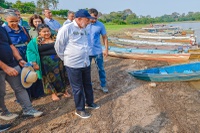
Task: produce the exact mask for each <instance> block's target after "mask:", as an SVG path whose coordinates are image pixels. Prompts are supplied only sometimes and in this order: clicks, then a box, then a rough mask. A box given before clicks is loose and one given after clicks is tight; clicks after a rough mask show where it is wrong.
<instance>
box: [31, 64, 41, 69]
mask: <svg viewBox="0 0 200 133" xmlns="http://www.w3.org/2000/svg"><path fill="white" fill-rule="evenodd" d="M32 64H33V69H35V70H39V69H40V67H39V65H38V64H37V63H35V62H33V63H32Z"/></svg>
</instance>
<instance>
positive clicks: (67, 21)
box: [63, 19, 72, 25]
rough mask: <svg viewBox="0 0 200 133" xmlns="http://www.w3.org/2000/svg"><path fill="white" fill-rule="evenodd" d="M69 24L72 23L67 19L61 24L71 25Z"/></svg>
mask: <svg viewBox="0 0 200 133" xmlns="http://www.w3.org/2000/svg"><path fill="white" fill-rule="evenodd" d="M71 22H72V21H71V20H69V19H67V20H66V21H65V22H64V23H63V25H66V24H69V23H71Z"/></svg>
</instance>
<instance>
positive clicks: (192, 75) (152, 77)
mask: <svg viewBox="0 0 200 133" xmlns="http://www.w3.org/2000/svg"><path fill="white" fill-rule="evenodd" d="M129 74H131V75H132V76H134V77H135V78H137V79H140V80H145V81H154V82H170V81H195V80H200V62H198V63H190V64H181V65H176V66H167V67H161V68H151V69H146V70H138V71H132V72H129Z"/></svg>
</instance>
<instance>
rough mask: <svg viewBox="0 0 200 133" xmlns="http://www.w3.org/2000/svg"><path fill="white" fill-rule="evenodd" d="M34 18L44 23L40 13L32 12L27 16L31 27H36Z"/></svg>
mask: <svg viewBox="0 0 200 133" xmlns="http://www.w3.org/2000/svg"><path fill="white" fill-rule="evenodd" d="M34 19H40V20H41V21H42V24H44V19H43V18H42V17H41V16H40V15H37V14H34V15H33V16H32V17H30V18H29V25H30V26H31V27H34V28H36V27H35V25H34V24H33V20H34Z"/></svg>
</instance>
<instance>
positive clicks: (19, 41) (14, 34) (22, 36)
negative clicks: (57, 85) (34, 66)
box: [4, 12, 44, 98]
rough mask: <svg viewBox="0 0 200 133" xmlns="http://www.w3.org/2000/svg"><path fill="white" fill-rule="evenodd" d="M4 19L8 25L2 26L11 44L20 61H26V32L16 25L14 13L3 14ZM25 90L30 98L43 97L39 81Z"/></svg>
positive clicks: (16, 20)
mask: <svg viewBox="0 0 200 133" xmlns="http://www.w3.org/2000/svg"><path fill="white" fill-rule="evenodd" d="M5 19H6V21H7V23H8V25H6V26H4V29H5V30H6V31H7V33H8V35H9V37H10V39H11V41H12V44H13V45H14V46H15V47H16V48H17V50H18V51H19V53H20V55H21V57H22V59H23V60H25V61H26V60H27V58H26V50H27V44H28V43H29V41H30V37H29V34H28V31H27V30H26V29H25V28H24V27H21V26H19V25H18V17H17V15H16V14H15V12H7V13H5ZM26 90H27V91H28V94H29V96H30V98H39V97H42V96H44V90H43V86H42V81H41V80H39V79H38V80H37V81H36V82H35V83H34V84H33V85H32V86H31V87H30V88H28V89H26Z"/></svg>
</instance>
